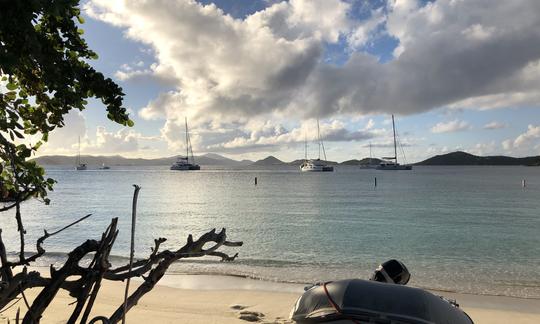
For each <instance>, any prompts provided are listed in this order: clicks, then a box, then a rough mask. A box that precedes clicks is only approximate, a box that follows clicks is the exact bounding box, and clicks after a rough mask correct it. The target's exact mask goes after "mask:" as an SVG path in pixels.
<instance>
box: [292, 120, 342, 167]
mask: <svg viewBox="0 0 540 324" xmlns="http://www.w3.org/2000/svg"><path fill="white" fill-rule="evenodd" d="M317 138H318V141H319V157H318V158H317V159H310V160H308V158H307V140H306V141H305V154H304V155H305V156H304V163H302V165H300V170H301V171H302V172H332V171H334V167H333V166H331V165H328V164H326V151H325V150H324V143H323V141H322V139H321V131H320V127H319V119H318V118H317ZM321 148H322V151H323V154H324V161H323V160H321Z"/></svg>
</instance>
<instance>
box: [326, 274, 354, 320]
mask: <svg viewBox="0 0 540 324" xmlns="http://www.w3.org/2000/svg"><path fill="white" fill-rule="evenodd" d="M329 283H331V281H330V282H325V283H323V289H324V293H325V294H326V298H328V301H329V302H330V305H332V307H334V309H335V310H336V313H338V314H339V315H343V312H342V311H341V308H340V307H339V306H338V304H336V302H335V301H334V300H333V299H332V296H330V293H329V292H328V289H327V288H326V285H327V284H329ZM348 319H349V320H351V321H352V322H353V323H355V324H362V323H360V322H359V321H357V320H355V319H354V318H348Z"/></svg>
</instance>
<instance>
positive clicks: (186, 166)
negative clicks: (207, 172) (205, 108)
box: [171, 117, 201, 171]
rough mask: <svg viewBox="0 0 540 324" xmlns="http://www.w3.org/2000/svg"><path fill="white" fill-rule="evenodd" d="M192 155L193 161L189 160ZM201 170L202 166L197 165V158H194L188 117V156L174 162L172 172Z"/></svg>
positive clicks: (180, 157)
mask: <svg viewBox="0 0 540 324" xmlns="http://www.w3.org/2000/svg"><path fill="white" fill-rule="evenodd" d="M190 153H191V159H190V158H189V155H190ZM190 160H191V163H190ZM200 169H201V166H200V165H198V164H195V157H194V156H193V148H192V147H191V139H190V138H189V131H188V125H187V117H186V156H185V157H182V156H179V157H178V160H176V162H174V164H173V165H172V166H171V170H176V171H189V170H200Z"/></svg>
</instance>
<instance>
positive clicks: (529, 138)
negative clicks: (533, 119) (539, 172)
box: [501, 125, 540, 155]
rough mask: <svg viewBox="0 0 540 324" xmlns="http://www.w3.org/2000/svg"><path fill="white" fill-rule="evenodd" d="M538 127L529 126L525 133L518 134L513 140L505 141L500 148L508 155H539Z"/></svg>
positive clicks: (539, 133) (539, 129) (539, 132)
mask: <svg viewBox="0 0 540 324" xmlns="http://www.w3.org/2000/svg"><path fill="white" fill-rule="evenodd" d="M539 139H540V125H538V126H534V125H529V126H528V127H527V131H525V132H524V133H522V134H519V135H518V136H517V137H516V138H515V139H514V140H512V139H506V140H504V141H502V142H501V145H502V147H503V148H504V149H505V150H506V151H507V152H509V153H515V154H519V155H533V154H540V151H539V150H538V147H539V145H540V140H539Z"/></svg>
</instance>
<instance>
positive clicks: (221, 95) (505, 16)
mask: <svg viewBox="0 0 540 324" xmlns="http://www.w3.org/2000/svg"><path fill="white" fill-rule="evenodd" d="M352 7H353V6H351V5H350V3H349V2H346V1H338V0H321V1H301V0H292V1H289V2H285V1H283V2H278V3H272V4H271V5H270V6H269V7H268V8H266V9H264V10H261V11H258V12H256V13H253V14H251V15H247V16H246V17H245V18H244V19H235V18H233V17H231V16H230V15H227V14H225V13H224V12H223V11H222V10H220V9H219V8H217V7H216V6H215V5H206V6H205V5H202V4H199V3H197V2H195V1H188V0H185V1H184V0H182V1H180V0H175V1H169V0H155V1H142V0H133V1H127V0H124V1H121V0H119V1H107V0H90V1H89V2H88V3H87V4H86V5H85V9H86V12H87V13H88V14H89V15H90V16H91V17H93V18H96V19H99V20H102V21H105V22H107V23H110V24H113V25H115V26H118V27H119V28H122V29H123V30H125V35H126V37H129V38H130V39H132V40H135V41H138V42H141V43H143V44H145V45H146V46H148V47H150V48H151V49H152V51H151V54H152V55H153V56H154V60H155V63H154V64H151V65H144V64H143V65H142V66H141V64H138V63H137V62H136V63H133V64H132V65H131V66H129V67H124V68H121V69H120V70H119V71H118V72H117V74H116V77H117V78H119V79H121V80H125V81H127V80H140V79H141V78H147V77H150V76H151V77H153V78H158V79H159V80H162V81H163V82H166V83H167V84H168V85H172V88H173V89H174V90H171V91H169V92H165V93H161V94H158V95H156V97H155V98H154V99H153V100H151V101H150V102H149V103H148V104H147V105H146V106H145V107H144V108H143V109H142V110H140V111H139V115H140V116H141V117H142V118H144V119H162V120H163V123H164V124H163V127H162V129H161V133H162V134H163V136H164V138H166V139H167V141H168V142H169V144H171V145H172V146H173V147H176V146H178V145H180V144H174V143H180V139H179V138H178V137H179V136H180V135H177V134H181V126H182V124H183V118H184V116H187V117H188V118H189V121H190V125H191V124H192V125H193V127H194V129H196V130H197V132H198V134H199V135H196V134H194V136H193V140H194V141H197V143H200V144H201V145H203V146H207V147H209V146H211V145H217V146H219V145H222V146H224V147H225V146H227V145H236V146H241V145H249V144H253V145H266V144H264V138H265V137H264V136H262V137H258V136H256V137H255V138H254V139H252V134H253V131H252V130H251V129H249V126H248V123H249V122H250V120H253V119H258V120H272V123H273V124H276V123H277V124H280V123H281V124H285V123H286V121H295V122H296V123H297V124H299V122H298V120H305V119H309V118H315V117H320V118H328V119H330V118H336V119H339V118H342V117H344V116H348V115H369V114H378V113H396V114H415V113H419V112H423V111H428V110H431V109H435V108H440V107H451V108H455V109H457V108H475V109H491V108H498V107H513V106H520V105H528V106H531V107H539V106H540V34H539V33H537V32H536V31H537V30H540V15H538V14H537V12H540V2H539V1H536V0H522V1H511V2H509V1H503V0H499V1H492V0H478V1H434V2H428V3H427V4H425V5H424V4H421V2H420V1H414V0H408V1H404V0H391V1H389V3H388V6H387V8H385V9H384V10H383V9H379V10H374V11H372V12H371V14H370V15H369V17H368V18H367V19H365V20H362V21H354V20H353V18H352V17H353V16H354V15H352V14H351V12H350V10H351V8H352ZM486 8H489V10H486ZM380 33H387V34H388V35H390V36H392V37H395V38H396V39H397V40H398V41H399V46H398V47H397V48H396V50H395V51H394V55H395V58H394V60H392V61H390V62H386V63H384V64H383V63H381V62H379V59H378V57H375V56H373V55H370V54H367V53H365V52H361V51H360V50H362V48H363V47H364V46H365V44H368V43H369V42H370V41H372V40H373V39H374V38H376V37H379V36H380ZM338 40H345V41H346V42H347V44H346V45H345V46H344V51H352V53H351V56H350V58H349V59H348V60H347V61H346V62H345V63H344V64H342V65H335V64H327V63H325V60H324V57H325V56H324V55H325V48H326V46H327V44H329V43H330V44H335V43H336V42H338ZM215 120H218V121H219V122H218V124H219V125H221V126H223V127H221V128H220V127H218V128H212V127H210V126H211V125H212V124H215V123H216V122H215ZM447 124H448V125H447ZM227 125H228V126H227ZM469 127H470V126H469V125H468V124H467V123H465V122H461V121H454V124H452V122H450V123H446V124H445V123H440V124H438V125H436V126H435V127H434V128H433V131H434V132H447V131H454V130H463V129H467V128H469ZM222 128H223V129H222ZM289 128H291V127H290V125H289V127H287V129H289ZM225 130H226V131H225ZM348 132H350V133H352V132H354V130H348ZM203 135H204V137H205V138H209V140H206V139H205V140H203V139H202V136H203ZM267 136H268V137H270V138H274V137H276V136H282V138H284V137H283V134H281V135H276V134H274V135H267ZM220 140H222V141H221V142H220ZM235 140H236V141H235ZM268 141H271V140H270V139H268ZM203 143H207V145H204V144H203Z"/></svg>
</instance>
